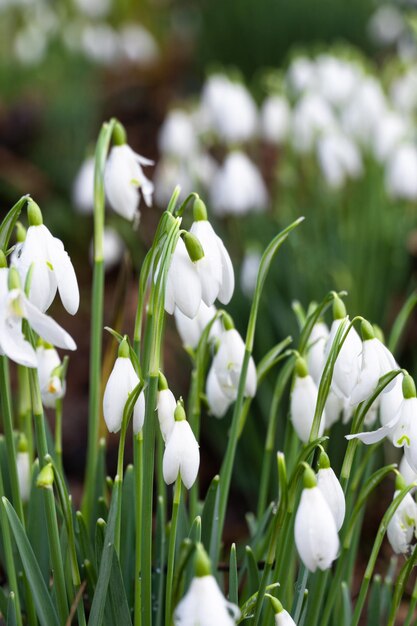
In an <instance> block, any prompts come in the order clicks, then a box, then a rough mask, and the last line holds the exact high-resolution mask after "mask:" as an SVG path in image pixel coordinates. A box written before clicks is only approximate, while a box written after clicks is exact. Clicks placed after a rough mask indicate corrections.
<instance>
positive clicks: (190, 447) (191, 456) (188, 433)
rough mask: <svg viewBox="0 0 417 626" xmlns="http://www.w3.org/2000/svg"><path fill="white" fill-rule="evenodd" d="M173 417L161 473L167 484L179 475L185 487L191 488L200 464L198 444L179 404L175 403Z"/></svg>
mask: <svg viewBox="0 0 417 626" xmlns="http://www.w3.org/2000/svg"><path fill="white" fill-rule="evenodd" d="M174 419H175V421H174V425H173V427H172V429H171V432H170V434H169V436H168V438H167V440H166V442H165V452H164V458H163V460H162V473H163V475H164V480H165V482H166V484H167V485H171V484H172V483H173V482H175V481H176V480H177V477H178V475H180V476H181V480H182V482H183V483H184V486H185V487H186V489H191V487H192V486H193V484H194V483H195V480H196V478H197V474H198V468H199V466H200V451H199V446H198V443H197V440H196V438H195V436H194V433H193V431H192V430H191V426H190V425H189V423H188V422H187V420H186V418H185V412H184V409H183V408H182V406H181V405H180V404H177V408H176V409H175V413H174Z"/></svg>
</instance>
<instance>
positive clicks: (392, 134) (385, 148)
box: [372, 111, 410, 163]
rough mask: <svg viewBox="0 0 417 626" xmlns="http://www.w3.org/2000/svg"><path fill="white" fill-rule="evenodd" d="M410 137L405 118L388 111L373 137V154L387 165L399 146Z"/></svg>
mask: <svg viewBox="0 0 417 626" xmlns="http://www.w3.org/2000/svg"><path fill="white" fill-rule="evenodd" d="M409 135H410V127H409V124H408V123H407V120H406V119H404V116H402V115H400V114H399V113H397V112H396V111H387V112H386V113H385V115H384V116H383V117H382V118H381V119H380V120H378V123H377V126H376V129H375V136H374V137H373V146H372V147H373V152H374V154H375V157H376V158H377V159H378V161H379V162H380V163H385V162H386V161H387V160H388V159H389V157H390V156H391V154H392V153H393V152H394V150H395V149H396V148H397V146H398V145H399V144H400V143H402V142H403V141H404V140H406V139H407V137H408V136H409Z"/></svg>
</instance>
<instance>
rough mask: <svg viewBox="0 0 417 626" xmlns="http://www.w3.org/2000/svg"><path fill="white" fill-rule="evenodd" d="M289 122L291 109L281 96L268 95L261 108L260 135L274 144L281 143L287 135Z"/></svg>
mask: <svg viewBox="0 0 417 626" xmlns="http://www.w3.org/2000/svg"><path fill="white" fill-rule="evenodd" d="M290 123H291V110H290V106H289V104H288V100H287V99H286V98H284V97H283V96H269V97H268V98H266V100H264V103H263V105H262V109H261V122H260V125H261V134H262V137H263V138H264V139H265V140H266V141H269V142H270V143H274V144H282V143H283V142H284V141H285V140H286V139H287V137H288V134H289V130H290Z"/></svg>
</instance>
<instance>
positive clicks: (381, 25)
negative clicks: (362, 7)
mask: <svg viewBox="0 0 417 626" xmlns="http://www.w3.org/2000/svg"><path fill="white" fill-rule="evenodd" d="M405 29H406V24H405V21H404V16H403V14H402V11H401V10H400V8H399V7H398V8H397V7H396V6H395V5H394V4H381V5H379V6H378V8H377V9H376V10H375V12H374V13H373V15H372V17H371V19H370V20H369V24H368V31H369V34H370V36H371V38H372V40H373V41H374V42H375V43H376V44H379V45H380V46H391V45H393V44H394V43H395V42H396V41H398V39H399V38H400V36H401V35H402V34H403V32H404V30H405Z"/></svg>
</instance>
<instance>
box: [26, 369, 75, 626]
mask: <svg viewBox="0 0 417 626" xmlns="http://www.w3.org/2000/svg"><path fill="white" fill-rule="evenodd" d="M29 381H30V390H31V395H32V411H33V419H34V422H35V433H36V443H37V450H38V456H39V461H40V464H41V467H43V466H44V465H45V457H46V455H47V454H48V446H47V441H46V430H45V416H44V413H43V406H42V400H41V394H40V389H39V381H38V375H37V372H36V370H33V369H31V370H29ZM43 492H44V494H45V495H44V497H45V512H46V521H47V529H48V539H49V549H50V553H51V564H52V570H53V580H54V585H55V593H56V599H57V605H58V613H59V617H60V620H61V622H62V623H63V624H65V621H66V619H67V617H68V602H67V592H66V587H65V575H64V565H63V560H62V554H61V546H60V542H59V530H58V521H57V517H56V509H55V499H54V493H53V490H52V487H47V488H45V489H43Z"/></svg>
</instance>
